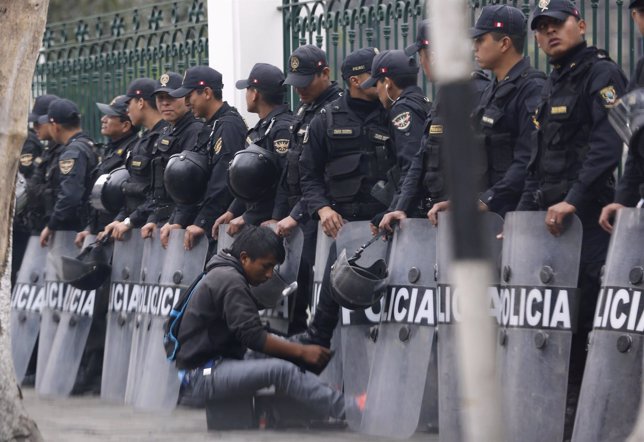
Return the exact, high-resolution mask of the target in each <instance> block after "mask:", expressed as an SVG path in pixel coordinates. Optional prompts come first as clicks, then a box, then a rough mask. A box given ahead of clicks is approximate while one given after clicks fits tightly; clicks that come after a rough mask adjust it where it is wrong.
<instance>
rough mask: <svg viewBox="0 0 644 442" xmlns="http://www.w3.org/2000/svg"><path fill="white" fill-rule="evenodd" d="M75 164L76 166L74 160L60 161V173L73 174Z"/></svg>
mask: <svg viewBox="0 0 644 442" xmlns="http://www.w3.org/2000/svg"><path fill="white" fill-rule="evenodd" d="M74 164H76V160H74V159H70V160H60V161H58V167H59V168H60V173H62V174H63V175H68V174H69V172H71V171H72V169H73V168H74Z"/></svg>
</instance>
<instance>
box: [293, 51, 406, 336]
mask: <svg viewBox="0 0 644 442" xmlns="http://www.w3.org/2000/svg"><path fill="white" fill-rule="evenodd" d="M376 54H377V49H375V48H363V49H359V50H357V51H354V52H352V53H351V54H349V55H348V56H347V58H346V59H345V61H344V63H343V64H342V77H343V79H344V81H345V83H346V85H347V89H346V92H345V94H344V95H343V96H342V97H341V98H338V99H337V100H335V101H333V102H331V103H329V104H327V105H325V106H324V108H323V109H322V111H321V113H320V115H318V116H316V117H315V118H314V119H313V121H312V122H311V125H310V127H309V131H308V140H307V142H306V143H305V144H304V149H303V151H302V157H301V159H300V171H301V174H302V190H303V191H304V200H305V204H306V206H307V207H308V209H309V213H310V215H311V217H312V218H314V219H316V218H319V219H320V222H321V225H322V229H323V230H324V233H325V234H326V235H328V236H330V237H333V238H335V237H336V235H337V233H338V232H339V230H340V228H341V227H342V225H343V224H344V223H345V222H347V221H359V220H371V219H372V218H373V217H374V216H375V215H376V214H378V213H381V212H383V211H384V210H385V209H386V208H387V206H386V203H385V202H383V201H380V200H379V199H378V198H377V196H379V195H378V193H377V192H374V191H373V189H374V188H378V187H380V186H377V183H378V182H386V181H387V180H388V179H390V178H389V177H391V176H392V174H391V169H392V168H394V167H396V166H397V158H396V153H395V151H394V149H393V146H392V145H391V143H390V135H389V130H388V127H387V122H386V119H385V115H386V112H385V111H384V108H383V107H382V105H381V104H380V102H379V100H378V91H377V90H376V88H375V87H373V86H372V87H366V86H365V84H367V85H368V84H372V85H373V84H374V83H375V82H374V81H371V82H370V83H369V79H370V78H376V79H377V77H374V74H375V75H377V73H376V72H374V71H372V67H373V68H378V67H379V66H380V65H379V64H378V61H377V60H378V55H376ZM385 60H386V59H385ZM416 69H417V68H416ZM412 71H413V72H412ZM403 72H404V73H407V72H410V74H411V75H415V72H416V71H414V70H413V69H408V70H407V71H403ZM394 73H395V72H394ZM374 194H375V195H376V196H374ZM336 254H337V251H336V249H335V247H334V246H332V248H331V251H330V253H329V259H328V264H329V265H327V268H326V270H325V274H324V278H323V281H322V288H321V295H320V302H319V304H318V306H317V309H316V312H315V316H314V319H313V322H312V324H311V326H310V327H309V336H308V338H309V339H310V340H311V342H314V343H317V344H319V345H322V346H325V347H329V346H330V340H331V336H332V334H333V329H334V328H335V325H336V323H337V320H338V312H339V307H338V304H337V303H336V302H335V301H334V300H333V299H332V297H331V293H330V290H331V287H330V281H329V274H330V264H331V263H333V262H334V261H335V258H336Z"/></svg>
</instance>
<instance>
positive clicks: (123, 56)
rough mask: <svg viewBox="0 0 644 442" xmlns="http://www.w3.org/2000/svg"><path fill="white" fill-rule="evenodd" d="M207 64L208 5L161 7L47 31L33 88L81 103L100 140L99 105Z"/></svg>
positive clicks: (197, 0)
mask: <svg viewBox="0 0 644 442" xmlns="http://www.w3.org/2000/svg"><path fill="white" fill-rule="evenodd" d="M207 63H208V24H207V14H206V1H203V0H183V1H181V0H179V1H172V2H158V3H156V4H153V5H149V6H144V7H139V8H132V9H127V10H122V11H118V12H116V13H113V14H110V15H96V16H90V17H84V18H82V19H80V20H76V21H70V22H61V23H53V24H50V25H49V26H47V28H46V30H45V35H44V38H43V49H42V51H41V53H40V58H39V60H38V65H37V67H36V73H35V77H34V81H33V86H32V88H33V94H34V96H37V95H41V94H43V93H49V94H56V95H59V96H61V97H66V98H69V99H70V100H73V101H75V102H76V103H78V105H79V107H80V109H81V112H82V115H83V127H84V129H85V130H86V131H87V132H88V133H90V134H91V135H92V136H93V137H95V139H97V140H100V114H99V112H98V109H97V108H96V106H95V104H94V103H96V102H107V103H109V102H110V101H111V99H112V98H113V97H114V96H116V95H120V94H123V93H124V92H125V88H126V86H127V84H128V83H129V82H130V81H131V80H132V79H134V78H137V77H143V76H147V77H151V78H158V77H159V76H160V75H161V74H162V73H163V72H165V71H167V70H173V71H176V72H179V73H183V71H184V70H185V69H186V68H187V67H190V66H196V65H198V64H207Z"/></svg>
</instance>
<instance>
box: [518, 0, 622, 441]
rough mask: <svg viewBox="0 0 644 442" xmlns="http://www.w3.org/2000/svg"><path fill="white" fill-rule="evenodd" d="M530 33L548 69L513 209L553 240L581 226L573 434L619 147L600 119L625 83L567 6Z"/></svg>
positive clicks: (550, 6) (543, 17)
mask: <svg viewBox="0 0 644 442" xmlns="http://www.w3.org/2000/svg"><path fill="white" fill-rule="evenodd" d="M531 27H532V29H534V30H535V31H536V39H537V43H538V44H539V45H540V46H541V50H542V51H543V52H544V53H545V54H546V55H547V56H548V57H549V59H550V63H551V64H552V67H553V70H552V72H551V73H550V76H549V77H548V79H547V81H546V84H545V86H544V87H543V90H542V93H541V101H540V104H539V106H538V107H537V111H536V113H535V118H534V123H535V126H536V127H537V137H536V139H537V141H536V145H535V146H533V155H532V158H531V160H530V163H529V166H528V176H527V179H526V184H525V189H524V192H523V195H522V197H521V200H520V202H519V205H518V208H517V210H540V209H541V210H547V214H546V217H545V220H544V222H545V224H546V226H547V228H548V230H549V231H550V232H551V233H552V234H553V235H559V234H560V233H561V232H562V231H563V229H564V228H565V227H564V226H565V219H566V218H567V217H569V216H570V215H572V214H576V215H577V216H578V217H579V218H580V219H581V222H582V225H583V243H582V250H581V267H580V271H579V289H580V297H579V299H581V300H582V302H581V304H580V309H579V316H578V319H579V320H578V327H577V328H578V329H577V332H576V333H575V334H574V335H573V342H572V350H571V360H570V374H569V381H568V382H569V388H568V391H569V393H568V398H569V406H568V410H567V413H566V417H567V426H566V433H570V432H571V430H572V423H573V420H574V411H575V408H576V400H577V397H578V394H579V389H580V386H581V380H582V375H583V369H584V364H585V359H586V350H585V348H586V337H587V334H588V332H589V331H590V330H591V329H592V319H593V313H594V311H595V303H596V300H597V294H598V292H599V286H600V269H601V267H602V265H603V263H604V261H605V259H606V253H607V249H608V240H609V235H608V234H607V233H606V232H605V231H603V230H602V229H601V228H600V226H599V225H598V223H597V218H598V216H599V213H600V211H601V208H602V207H603V206H604V205H605V204H606V203H608V202H610V201H612V199H613V193H614V184H615V183H614V177H613V172H614V171H615V167H616V166H617V164H618V162H619V160H620V158H621V154H622V142H621V140H620V138H619V136H618V135H617V134H616V132H615V131H614V130H613V128H612V127H611V126H610V124H609V122H608V118H607V113H608V108H609V107H611V106H613V105H614V104H615V102H616V101H617V99H618V98H619V97H621V96H622V95H623V94H624V92H625V90H626V78H625V76H624V74H623V72H622V70H621V69H620V68H619V66H618V65H617V64H616V63H614V62H613V61H612V60H611V59H610V58H609V57H608V55H607V54H606V52H604V51H602V50H599V49H597V48H595V47H589V46H587V45H586V41H585V38H584V36H585V30H586V23H585V21H584V20H583V19H582V18H581V16H580V13H579V10H578V9H577V7H576V6H575V5H574V4H573V3H572V2H570V1H569V0H550V1H549V2H545V3H544V2H542V3H541V4H540V6H537V8H536V9H535V11H534V15H533V18H532V22H531Z"/></svg>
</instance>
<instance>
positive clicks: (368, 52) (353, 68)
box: [341, 48, 380, 81]
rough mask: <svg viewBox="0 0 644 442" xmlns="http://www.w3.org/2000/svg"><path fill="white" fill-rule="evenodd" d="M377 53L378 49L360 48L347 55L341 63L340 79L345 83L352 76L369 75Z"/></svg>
mask: <svg viewBox="0 0 644 442" xmlns="http://www.w3.org/2000/svg"><path fill="white" fill-rule="evenodd" d="M379 53H380V51H379V50H378V48H361V49H358V50H355V51H353V52H352V53H350V54H349V55H347V57H346V58H345V59H344V61H343V62H342V68H341V72H342V78H344V80H345V81H346V80H348V79H349V77H353V76H354V75H360V74H364V73H365V72H369V73H370V72H371V65H372V64H373V59H374V57H375V56H376V55H378V54H379Z"/></svg>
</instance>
